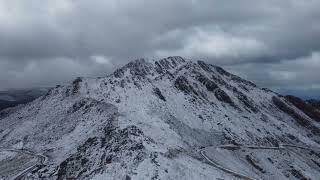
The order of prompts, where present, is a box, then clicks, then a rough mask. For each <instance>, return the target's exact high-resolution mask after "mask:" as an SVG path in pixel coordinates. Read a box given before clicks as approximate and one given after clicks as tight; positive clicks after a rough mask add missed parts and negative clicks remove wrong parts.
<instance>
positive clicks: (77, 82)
mask: <svg viewBox="0 0 320 180" xmlns="http://www.w3.org/2000/svg"><path fill="white" fill-rule="evenodd" d="M81 82H82V78H81V77H77V78H76V79H75V80H74V81H73V82H72V85H73V87H72V95H75V94H77V93H78V92H79V90H80V83H81Z"/></svg>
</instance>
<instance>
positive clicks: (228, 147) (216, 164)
mask: <svg viewBox="0 0 320 180" xmlns="http://www.w3.org/2000/svg"><path fill="white" fill-rule="evenodd" d="M206 148H209V147H205V148H203V149H200V151H199V152H200V155H201V156H202V157H203V158H204V159H205V160H206V161H207V162H208V163H209V164H210V165H212V166H213V167H215V168H218V169H220V170H222V171H224V172H226V173H229V174H231V175H233V176H235V177H238V178H241V179H245V180H258V178H254V177H250V176H248V175H244V174H242V173H239V172H236V171H234V170H231V169H229V168H227V167H224V166H222V165H221V164H219V162H216V161H214V160H212V159H210V158H209V157H208V156H207V155H206ZM214 148H221V149H226V150H235V149H241V148H248V149H270V150H284V149H288V150H290V149H289V148H299V149H306V150H310V151H320V149H319V148H312V147H304V146H298V145H293V144H280V145H279V147H276V146H275V147H268V146H245V145H233V144H232V145H221V146H217V147H214Z"/></svg>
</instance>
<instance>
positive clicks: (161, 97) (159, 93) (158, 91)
mask: <svg viewBox="0 0 320 180" xmlns="http://www.w3.org/2000/svg"><path fill="white" fill-rule="evenodd" d="M153 92H154V93H155V94H156V95H157V96H158V97H159V98H160V99H161V100H162V101H167V100H166V98H165V97H164V96H163V95H162V93H161V91H160V89H159V88H154V89H153Z"/></svg>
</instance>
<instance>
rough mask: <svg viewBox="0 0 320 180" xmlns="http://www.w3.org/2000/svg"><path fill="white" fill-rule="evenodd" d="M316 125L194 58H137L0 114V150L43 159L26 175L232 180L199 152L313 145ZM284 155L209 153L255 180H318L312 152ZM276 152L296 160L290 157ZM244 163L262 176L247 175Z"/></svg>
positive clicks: (269, 93) (284, 102)
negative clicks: (240, 146) (29, 153)
mask: <svg viewBox="0 0 320 180" xmlns="http://www.w3.org/2000/svg"><path fill="white" fill-rule="evenodd" d="M319 128H320V125H319V123H318V122H316V121H313V120H312V119H310V118H309V117H308V116H307V115H305V114H304V113H303V112H302V111H301V110H299V109H298V108H297V107H295V106H294V105H293V104H291V103H290V102H288V101H287V100H285V98H283V97H281V96H279V95H278V94H276V93H274V92H272V91H270V90H267V89H262V88H259V87H257V86H256V85H254V84H253V83H251V82H249V81H246V80H243V79H241V78H240V77H237V76H235V75H232V74H230V73H228V72H226V71H225V70H223V69H222V68H220V67H217V66H214V65H210V64H206V63H204V62H202V61H198V62H196V61H186V60H184V59H183V58H181V57H169V58H165V59H161V60H158V61H150V60H145V59H138V60H135V61H132V62H131V63H129V64H127V65H125V66H124V67H122V68H120V69H118V70H116V71H115V72H114V73H113V74H110V75H108V76H106V77H103V78H77V79H76V80H75V81H74V82H72V83H71V84H70V85H67V86H57V87H56V88H53V89H51V90H50V91H49V92H48V93H47V94H46V95H45V96H43V97H41V98H38V99H37V100H35V101H33V102H32V103H29V104H28V105H27V106H21V107H17V108H15V109H12V110H10V112H5V113H3V112H2V113H0V146H2V147H18V148H27V149H32V150H33V151H36V152H39V153H44V154H46V155H47V156H48V157H49V162H48V163H47V164H46V165H44V166H41V167H39V168H38V170H37V171H34V172H33V173H32V174H29V178H47V179H68V178H76V179H212V178H223V179H237V177H234V176H233V175H231V174H228V173H225V172H224V171H221V170H219V169H217V168H214V167H213V166H211V165H210V164H208V163H207V162H206V161H205V159H203V158H202V157H201V155H200V154H199V149H201V148H203V147H217V146H219V145H223V144H243V145H259V146H279V144H299V145H302V146H308V147H309V146H312V147H317V148H319V147H320V146H319V143H320V138H319V136H320V131H319ZM207 149H208V150H207V151H209V152H207V153H208V154H210V153H211V154H215V153H214V152H215V150H210V148H207ZM292 151H293V152H283V151H282V152H278V151H266V150H264V151H263V152H253V151H251V150H245V151H243V152H226V151H221V152H219V153H220V154H221V156H222V157H223V156H228V161H227V162H222V163H224V164H226V163H227V165H226V166H228V162H229V161H230V165H231V167H230V168H235V169H239V167H240V166H241V168H240V171H243V172H246V173H249V174H250V175H251V176H253V177H256V178H258V179H259V178H261V179H268V177H276V178H279V179H285V178H288V179H295V178H299V177H298V176H297V172H299V173H300V174H299V173H298V175H302V176H303V177H307V178H311V179H315V178H316V177H320V173H319V170H320V169H319V168H320V166H319V165H320V159H319V158H320V155H319V154H318V153H317V152H308V153H305V152H303V153H302V152H301V150H292ZM246 153H247V154H246ZM281 153H287V154H289V155H287V156H290V157H291V156H293V154H297V153H298V154H299V153H302V154H304V156H303V158H292V159H290V158H288V157H285V156H281ZM294 156H296V155H294ZM242 157H243V158H242ZM248 157H249V158H248ZM252 157H254V159H255V160H256V161H257V162H259V163H260V166H262V168H263V169H264V170H263V171H259V170H258V171H257V170H255V168H256V167H255V166H254V165H253V168H252V167H251V168H250V164H251V166H252V161H253V160H252V159H251V160H250V158H252ZM212 158H217V157H214V155H213V156H212ZM268 158H270V159H271V161H277V163H268V162H270V161H269V160H268V162H267V159H268ZM218 159H219V158H218ZM239 159H240V160H239ZM219 161H223V159H222V160H221V158H220V160H219ZM233 161H234V162H236V163H237V164H238V165H236V164H233ZM250 162H251V163H250ZM257 162H256V163H257ZM234 166H236V167H234ZM260 166H259V167H260ZM263 166H265V167H263ZM237 167H238V168H237ZM242 167H247V168H246V169H243V168H242ZM254 167H255V168H254ZM300 178H301V177H300Z"/></svg>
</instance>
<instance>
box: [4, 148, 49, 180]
mask: <svg viewBox="0 0 320 180" xmlns="http://www.w3.org/2000/svg"><path fill="white" fill-rule="evenodd" d="M0 151H2V152H15V153H20V154H25V155H29V156H32V157H34V158H36V159H37V162H36V163H35V164H33V165H31V166H29V167H27V168H25V169H24V170H22V171H21V172H19V173H17V174H15V175H14V176H13V177H11V178H9V179H10V180H20V179H23V177H25V176H26V175H27V174H28V173H30V172H31V171H32V170H34V169H35V168H36V167H37V166H38V165H43V164H45V163H46V162H47V161H48V157H47V156H45V155H43V154H36V153H34V152H32V151H30V150H26V149H14V148H0Z"/></svg>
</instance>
